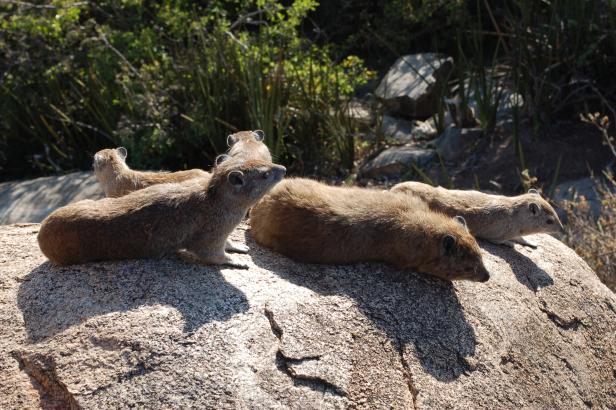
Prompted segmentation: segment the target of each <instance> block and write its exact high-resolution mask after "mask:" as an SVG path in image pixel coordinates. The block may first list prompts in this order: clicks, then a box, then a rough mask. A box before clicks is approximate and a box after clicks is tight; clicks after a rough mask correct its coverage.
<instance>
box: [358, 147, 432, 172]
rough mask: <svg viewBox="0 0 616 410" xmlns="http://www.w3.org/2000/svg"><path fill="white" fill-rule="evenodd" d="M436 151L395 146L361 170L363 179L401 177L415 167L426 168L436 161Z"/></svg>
mask: <svg viewBox="0 0 616 410" xmlns="http://www.w3.org/2000/svg"><path fill="white" fill-rule="evenodd" d="M436 158H437V156H436V151H435V150H433V149H430V148H423V147H421V146H417V145H411V144H407V145H403V146H393V147H389V148H387V149H384V150H383V151H381V152H380V153H379V154H378V155H377V156H375V157H374V158H371V159H369V160H368V161H366V162H365V163H364V164H363V165H362V166H361V167H360V168H359V175H360V176H361V177H362V178H375V179H376V178H383V177H399V176H400V175H402V174H403V173H405V172H409V171H413V170H414V169H415V168H414V166H415V167H418V168H420V169H421V168H424V167H426V166H427V165H429V164H430V163H431V162H432V161H434V160H436Z"/></svg>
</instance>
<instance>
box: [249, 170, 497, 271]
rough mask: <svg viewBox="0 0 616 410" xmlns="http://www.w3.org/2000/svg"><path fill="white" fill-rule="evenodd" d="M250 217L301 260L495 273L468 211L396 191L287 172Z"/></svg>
mask: <svg viewBox="0 0 616 410" xmlns="http://www.w3.org/2000/svg"><path fill="white" fill-rule="evenodd" d="M250 224H251V233H252V235H253V236H254V238H255V239H256V241H257V242H258V243H260V244H262V245H264V246H266V247H269V248H271V249H273V250H275V251H277V252H280V253H282V254H284V255H287V256H289V257H291V258H293V259H295V260H297V261H300V262H309V263H330V264H342V263H354V262H362V261H376V262H386V263H390V264H392V265H394V266H396V267H398V268H401V269H416V270H418V271H420V272H423V273H426V274H430V275H434V276H437V277H440V278H443V279H448V280H453V279H468V280H473V281H482V282H483V281H487V280H488V279H489V277H490V275H489V273H488V271H487V270H486V268H485V267H484V265H483V261H482V259H481V253H480V250H479V246H478V245H477V242H476V241H475V238H473V236H472V235H471V234H470V233H469V232H468V229H467V228H466V226H465V225H464V223H463V219H462V218H457V220H454V218H451V217H448V216H445V215H443V214H440V213H436V212H433V211H431V210H430V209H429V208H428V207H427V206H426V204H425V203H423V202H422V201H421V200H419V199H417V200H412V201H409V200H408V198H406V197H405V196H403V195H398V194H392V193H391V192H383V191H376V190H370V189H365V188H343V187H333V186H328V185H325V184H322V183H319V182H316V181H312V180H309V179H300V178H298V179H285V180H284V181H282V182H281V183H280V184H278V185H277V186H276V187H274V188H273V189H272V190H271V191H270V192H269V194H267V195H266V196H265V197H263V199H262V200H261V201H259V202H258V203H257V204H256V205H255V206H254V207H253V208H252V211H251V215H250Z"/></svg>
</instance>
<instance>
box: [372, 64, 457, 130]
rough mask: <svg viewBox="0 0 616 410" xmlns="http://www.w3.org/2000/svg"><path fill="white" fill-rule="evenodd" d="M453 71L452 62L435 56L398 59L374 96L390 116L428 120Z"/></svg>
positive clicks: (434, 110)
mask: <svg viewBox="0 0 616 410" xmlns="http://www.w3.org/2000/svg"><path fill="white" fill-rule="evenodd" d="M452 69H453V59H452V58H451V57H445V56H443V55H440V54H436V53H423V54H412V55H407V56H403V57H400V58H399V59H398V60H397V61H396V62H395V63H394V65H393V66H392V67H391V68H390V69H389V71H388V72H387V74H386V75H385V77H383V79H382V80H381V83H380V84H379V86H378V87H377V89H376V91H375V94H376V96H377V97H379V98H380V99H381V100H383V102H384V103H385V106H386V107H387V109H388V110H389V111H390V112H391V113H392V114H397V115H401V116H403V117H409V118H419V119H424V118H428V117H430V116H431V115H433V114H434V113H436V109H437V98H439V88H440V87H441V86H443V85H444V84H445V82H446V80H447V76H448V74H449V73H450V72H451V70H452Z"/></svg>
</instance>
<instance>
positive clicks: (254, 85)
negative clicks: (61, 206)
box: [0, 0, 371, 177]
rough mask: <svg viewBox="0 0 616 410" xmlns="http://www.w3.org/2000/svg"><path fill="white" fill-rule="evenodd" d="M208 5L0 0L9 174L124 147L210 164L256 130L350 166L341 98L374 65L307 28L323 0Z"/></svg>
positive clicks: (287, 146) (290, 159) (161, 160)
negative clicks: (234, 135) (232, 138)
mask: <svg viewBox="0 0 616 410" xmlns="http://www.w3.org/2000/svg"><path fill="white" fill-rule="evenodd" d="M204 4H205V3H203V2H198V1H180V0H177V1H165V2H142V1H140V0H132V1H126V0H107V1H101V2H87V3H85V2H84V3H80V2H79V3H75V2H69V1H60V0H54V1H52V2H49V3H47V4H46V6H45V7H33V6H28V5H27V4H26V3H19V4H18V3H15V4H13V3H8V4H3V5H0V29H1V30H2V35H0V61H1V62H0V64H1V66H0V70H1V71H0V72H2V73H3V77H2V79H1V82H0V110H2V113H3V121H2V122H1V123H0V144H2V145H1V150H2V152H3V153H4V155H3V156H2V157H0V167H1V169H0V171H1V172H2V173H3V174H4V175H5V177H10V176H16V175H23V174H24V173H26V172H28V171H30V172H31V173H40V172H51V171H59V170H61V169H71V168H84V167H87V166H89V163H90V161H91V155H92V154H93V153H94V152H95V151H96V150H98V149H100V148H101V147H108V146H116V145H124V146H126V147H127V148H128V150H129V155H130V157H129V158H130V162H131V164H132V165H133V166H135V167H138V168H159V167H163V168H165V167H166V168H184V167H193V166H198V167H206V166H207V165H208V164H209V163H211V161H212V160H213V158H214V157H215V156H216V155H217V154H218V153H220V152H222V151H224V150H225V149H226V146H225V139H226V135H227V134H229V133H230V132H233V131H236V130H240V129H257V128H261V129H264V130H265V131H266V135H267V142H268V145H269V146H270V148H271V149H272V151H273V153H274V155H275V156H276V157H278V159H279V160H280V161H282V162H284V163H286V164H288V165H290V166H292V167H295V168H296V169H299V170H303V171H312V170H313V169H315V168H319V169H323V168H327V169H329V170H339V168H340V166H342V168H343V169H345V168H346V169H350V167H352V164H353V150H354V145H353V143H352V142H351V143H349V140H351V141H352V137H353V133H354V126H353V124H352V123H351V122H350V121H348V120H347V119H346V118H345V117H346V114H345V113H346V110H345V104H346V101H347V100H348V97H349V96H350V94H351V93H352V92H353V90H354V89H355V88H356V87H357V86H358V85H360V84H363V83H365V82H366V81H367V79H368V78H369V77H370V75H371V73H370V72H369V71H368V70H366V69H365V67H364V66H363V63H362V61H361V60H359V59H357V58H354V57H348V58H346V59H342V60H340V61H336V60H334V59H333V55H332V53H331V52H330V50H329V48H328V47H316V46H314V45H313V44H311V43H310V42H308V41H307V40H305V39H302V38H301V37H300V36H299V34H298V26H299V24H300V23H301V22H302V20H303V19H304V18H305V16H306V14H307V13H308V12H309V11H310V10H313V9H314V8H315V7H316V5H317V3H316V2H314V1H312V0H297V1H294V2H292V3H291V4H290V5H288V6H283V4H282V2H277V1H263V0H244V1H230V0H229V1H213V2H208V3H207V5H204ZM285 4H288V3H285ZM41 153H43V154H41ZM24 163H28V164H29V166H30V168H29V169H24Z"/></svg>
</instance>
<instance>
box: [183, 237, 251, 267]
mask: <svg viewBox="0 0 616 410" xmlns="http://www.w3.org/2000/svg"><path fill="white" fill-rule="evenodd" d="M227 243H228V242H227V240H225V241H224V242H223V243H221V244H212V243H206V242H196V243H194V244H192V245H190V246H189V247H188V251H189V252H191V253H192V254H193V255H194V257H195V258H196V259H197V261H198V262H199V263H203V264H206V265H226V266H232V267H234V268H240V269H248V265H246V264H245V263H241V262H236V261H234V260H233V258H232V257H231V255H229V254H228V253H227V252H225V248H226V246H227Z"/></svg>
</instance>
